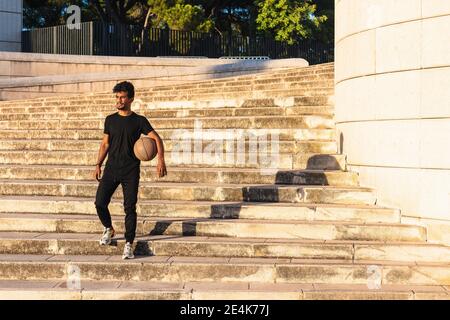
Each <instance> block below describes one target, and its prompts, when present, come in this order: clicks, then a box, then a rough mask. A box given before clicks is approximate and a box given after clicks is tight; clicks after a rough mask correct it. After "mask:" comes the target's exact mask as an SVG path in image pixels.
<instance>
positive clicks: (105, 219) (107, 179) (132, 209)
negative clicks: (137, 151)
mask: <svg viewBox="0 0 450 320" xmlns="http://www.w3.org/2000/svg"><path fill="white" fill-rule="evenodd" d="M139 173H140V168H139V167H135V168H132V169H131V170H127V171H126V172H125V171H124V172H115V171H114V170H112V169H110V168H108V167H106V168H105V171H104V172H103V177H102V179H101V180H100V183H99V185H98V189H97V194H96V196H95V208H96V209H97V215H98V217H99V218H100V221H101V222H102V224H103V226H104V227H105V228H111V227H112V222H111V214H110V212H109V210H108V205H109V203H110V201H111V197H112V195H113V193H114V191H116V189H117V187H118V186H119V184H121V185H122V191H123V206H124V210H125V239H126V241H127V242H130V243H133V241H134V238H135V237H136V222H137V214H136V203H137V195H138V189H139Z"/></svg>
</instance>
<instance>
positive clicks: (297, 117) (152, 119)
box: [0, 110, 333, 122]
mask: <svg viewBox="0 0 450 320" xmlns="http://www.w3.org/2000/svg"><path fill="white" fill-rule="evenodd" d="M112 111H114V110H112ZM113 113H115V112H111V114H113ZM307 117H316V115H292V116H291V115H279V116H277V115H270V116H264V115H258V116H233V117H227V116H220V117H202V120H204V121H207V120H208V119H212V120H217V119H221V118H222V119H232V120H242V119H252V118H255V119H299V118H307ZM317 117H321V118H327V119H332V118H333V116H332V115H329V114H322V115H317ZM197 119H198V117H182V118H169V119H168V118H149V121H159V120H162V121H167V120H183V121H187V120H197ZM61 120H63V121H73V120H76V119H29V120H14V121H20V122H28V121H39V122H51V121H55V122H56V121H61ZM85 120H86V119H81V120H77V121H85ZM91 120H104V117H102V118H99V117H97V118H92V119H91ZM10 121H11V120H0V122H10Z"/></svg>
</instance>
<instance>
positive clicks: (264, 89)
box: [139, 83, 334, 98]
mask: <svg viewBox="0 0 450 320" xmlns="http://www.w3.org/2000/svg"><path fill="white" fill-rule="evenodd" d="M252 92H253V93H260V92H261V93H264V94H266V95H267V93H269V92H270V93H272V92H286V93H288V94H286V95H292V93H293V94H297V95H305V96H313V95H333V94H334V87H332V86H326V87H306V86H304V85H303V84H301V83H300V84H297V83H287V84H284V83H281V84H270V85H266V84H264V85H251V84H250V85H241V84H239V85H235V86H231V85H228V86H223V87H216V86H213V87H210V88H198V89H184V90H167V91H161V90H159V91H149V92H141V93H140V94H139V96H140V97H143V98H150V97H152V98H163V97H174V96H175V97H176V96H201V95H204V94H206V95H210V96H213V95H216V94H219V95H221V96H223V95H227V96H236V97H238V95H237V93H245V94H251V93H252ZM289 93H291V94H289Z"/></svg>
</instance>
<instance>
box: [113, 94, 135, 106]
mask: <svg viewBox="0 0 450 320" xmlns="http://www.w3.org/2000/svg"><path fill="white" fill-rule="evenodd" d="M132 102H133V99H130V98H128V92H126V91H120V92H116V108H117V109H119V110H122V109H126V108H128V107H129V106H131V103H132Z"/></svg>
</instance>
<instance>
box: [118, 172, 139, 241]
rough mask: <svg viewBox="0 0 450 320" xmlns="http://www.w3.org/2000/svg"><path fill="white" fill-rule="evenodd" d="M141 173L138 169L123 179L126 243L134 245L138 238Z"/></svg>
mask: <svg viewBox="0 0 450 320" xmlns="http://www.w3.org/2000/svg"><path fill="white" fill-rule="evenodd" d="M139 172H140V169H139V167H137V168H136V169H133V170H132V171H131V172H130V173H129V174H127V176H126V177H124V178H123V179H122V190H123V207H124V210H125V239H126V242H129V243H131V244H132V243H133V241H134V238H135V237H136V223H137V214H136V203H137V197H138V190H139Z"/></svg>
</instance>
